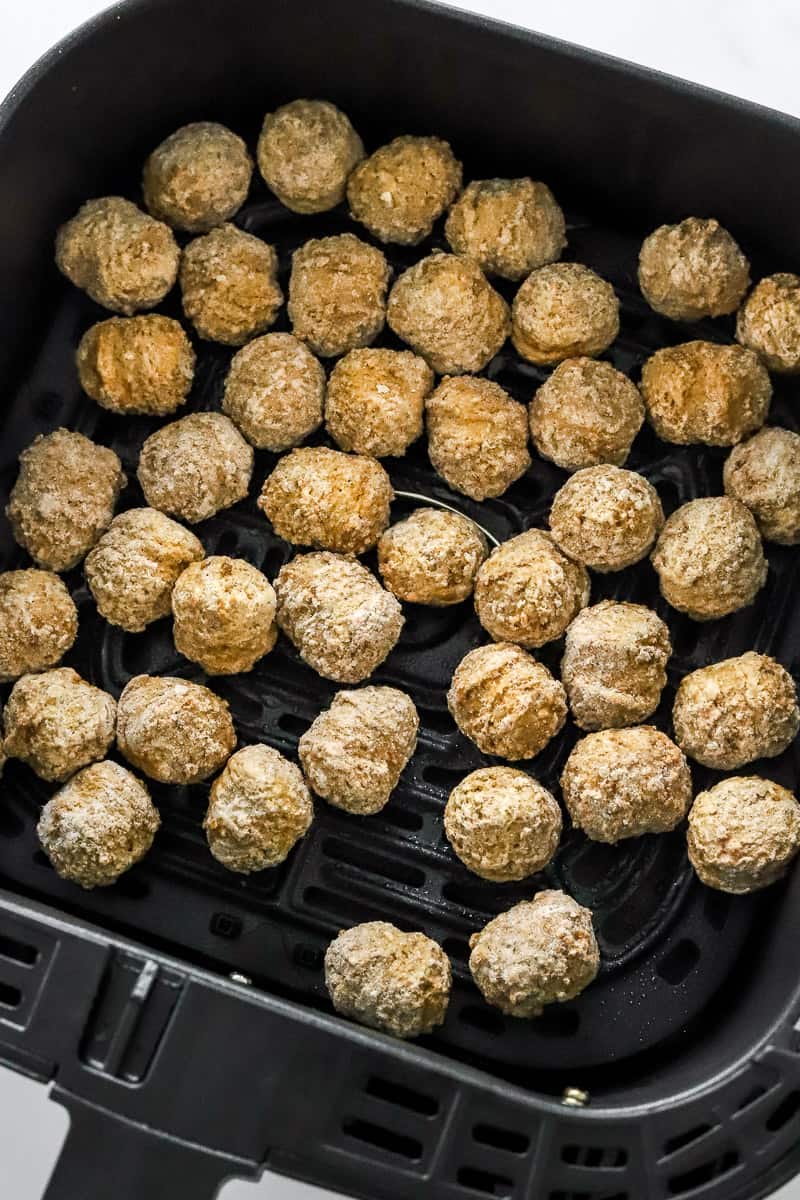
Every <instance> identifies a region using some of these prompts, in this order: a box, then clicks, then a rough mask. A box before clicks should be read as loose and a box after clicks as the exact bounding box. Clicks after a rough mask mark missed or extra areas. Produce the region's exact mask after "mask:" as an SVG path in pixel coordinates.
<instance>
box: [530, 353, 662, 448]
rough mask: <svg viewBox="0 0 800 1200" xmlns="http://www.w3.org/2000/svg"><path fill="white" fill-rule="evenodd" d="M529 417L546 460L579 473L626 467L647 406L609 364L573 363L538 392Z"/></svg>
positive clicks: (574, 360) (559, 370)
mask: <svg viewBox="0 0 800 1200" xmlns="http://www.w3.org/2000/svg"><path fill="white" fill-rule="evenodd" d="M529 415H530V426H531V437H532V438H533V444H534V445H535V447H536V449H537V450H538V451H539V453H540V454H541V456H542V458H547V459H549V460H550V461H551V462H554V463H555V464H556V466H559V467H563V468H564V470H565V471H579V470H581V469H583V468H585V467H594V466H598V465H600V464H601V463H612V464H613V465H615V466H617V467H620V466H622V464H623V463H624V462H625V459H626V458H627V457H628V454H629V453H630V449H631V445H632V443H633V439H634V438H635V437H636V435H637V433H638V432H639V430H640V429H641V427H642V424H643V422H644V404H643V403H642V397H641V395H640V394H639V389H638V388H637V387H636V385H635V384H634V383H631V381H630V379H628V377H627V375H623V374H622V372H621V371H617V370H616V369H615V368H614V367H612V366H611V364H610V363H607V362H595V360H594V359H593V358H570V359H567V360H566V361H565V362H562V363H561V364H560V365H559V366H557V367H556V369H555V370H554V371H553V373H552V375H550V377H549V378H548V379H546V380H545V382H544V383H543V384H542V386H541V387H540V388H539V389H538V390H537V391H536V393H535V394H534V396H533V399H532V400H531V403H530V409H529Z"/></svg>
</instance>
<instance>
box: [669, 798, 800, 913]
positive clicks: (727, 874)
mask: <svg viewBox="0 0 800 1200" xmlns="http://www.w3.org/2000/svg"><path fill="white" fill-rule="evenodd" d="M687 845H688V849H689V861H690V863H691V864H692V866H693V867H694V869H695V871H696V872H697V874H698V875H699V877H700V879H701V880H702V882H703V883H705V884H706V885H707V886H708V887H712V888H717V889H718V890H719V891H721V892H732V893H733V894H734V895H741V894H742V893H744V892H755V891H758V890H759V888H763V887H767V886H768V885H769V884H770V883H774V882H775V881H776V879H780V878H781V876H783V875H785V874H786V870H787V868H788V866H789V864H790V863H791V861H792V859H793V858H794V857H795V855H796V854H797V851H798V850H800V805H799V804H798V803H797V799H796V798H795V796H794V795H793V794H792V793H791V792H790V791H788V790H787V789H786V788H784V787H780V786H779V785H778V784H777V783H772V781H771V780H769V779H759V778H758V776H757V775H749V776H744V777H741V776H737V777H734V778H733V779H723V780H722V781H721V782H720V783H717V784H715V786H714V787H712V788H710V789H709V790H708V791H707V792H700V794H699V795H698V796H697V797H696V799H695V802H694V804H693V805H692V809H691V812H690V813H689V832H688V834H687Z"/></svg>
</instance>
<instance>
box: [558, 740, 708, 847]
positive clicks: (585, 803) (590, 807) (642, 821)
mask: <svg viewBox="0 0 800 1200" xmlns="http://www.w3.org/2000/svg"><path fill="white" fill-rule="evenodd" d="M561 792H562V795H563V798H564V803H565V804H566V806H567V810H568V811H569V815H570V816H571V817H572V823H573V825H574V826H575V828H576V829H582V830H583V831H584V833H585V834H586V836H587V837H588V838H591V840H592V841H593V842H610V843H612V844H613V843H615V842H619V841H621V840H622V839H623V838H630V837H641V836H642V834H643V833H668V832H669V831H670V830H671V829H674V828H675V826H676V825H678V824H680V822H681V821H682V820H683V818H684V817H685V816H686V814H687V812H688V811H689V805H690V804H691V803H692V776H691V773H690V771H689V767H688V764H687V762H686V759H685V758H684V756H683V754H682V753H681V751H680V750H679V749H678V747H677V746H676V745H675V743H674V742H672V741H670V739H669V738H668V737H667V735H666V734H665V733H661V731H660V730H658V729H656V728H655V726H653V725H634V726H632V727H631V728H630V729H601V730H599V731H598V732H597V733H589V734H587V735H586V737H584V738H581V740H580V741H579V742H578V743H577V745H576V746H575V748H574V749H573V751H572V753H571V754H570V756H569V758H568V759H567V762H566V765H565V767H564V771H563V773H562V775H561Z"/></svg>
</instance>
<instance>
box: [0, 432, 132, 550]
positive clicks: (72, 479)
mask: <svg viewBox="0 0 800 1200" xmlns="http://www.w3.org/2000/svg"><path fill="white" fill-rule="evenodd" d="M127 482H128V481H127V479H126V478H125V475H124V474H123V471H122V464H121V462H120V461H119V459H118V457H117V456H116V454H115V453H114V451H113V450H108V449H107V448H106V447H105V446H98V445H96V444H95V442H90V441H89V439H88V438H87V437H84V436H83V434H82V433H73V432H71V431H70V430H69V429H56V430H55V431H54V432H53V433H48V434H45V435H43V436H42V435H41V434H40V436H39V437H37V438H35V439H34V441H33V442H31V444H30V446H28V448H27V450H23V451H22V454H21V455H20V456H19V475H18V477H17V482H16V483H15V484H14V487H13V488H12V489H11V495H10V496H9V500H8V506H7V508H6V516H7V517H8V519H9V521H10V522H11V531H12V533H13V534H14V537H15V538H16V540H17V542H19V544H20V546H23V547H24V548H25V549H26V550H27V551H28V553H29V554H30V556H31V558H32V559H33V561H34V562H35V563H36V564H37V565H38V566H40V567H48V568H49V569H50V570H51V571H68V570H70V568H71V567H74V566H76V565H77V564H78V563H79V562H80V561H81V559H82V558H83V557H84V556H85V554H86V552H87V551H88V550H91V548H92V546H93V545H94V544H95V542H96V541H97V539H98V538H99V537H100V534H101V533H102V532H103V530H104V529H107V528H108V526H109V525H110V524H111V518H112V517H113V516H114V508H115V506H116V503H117V500H118V498H119V494H120V492H121V491H122V489H123V488H124V487H125V484H126V483H127Z"/></svg>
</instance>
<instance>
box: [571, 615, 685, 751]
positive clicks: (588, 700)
mask: <svg viewBox="0 0 800 1200" xmlns="http://www.w3.org/2000/svg"><path fill="white" fill-rule="evenodd" d="M671 653H672V645H671V643H670V639H669V630H668V629H667V626H666V625H665V624H664V622H663V621H662V620H661V618H660V617H658V616H657V615H656V614H655V613H654V612H653V611H652V610H651V609H649V608H645V607H644V605H642V604H627V603H625V602H619V601H616V600H601V602H600V603H599V604H595V605H592V607H591V608H584V609H583V610H582V611H581V612H579V613H578V615H577V617H576V618H575V620H574V621H573V622H572V624H571V625H570V626H569V628H568V629H567V636H566V639H565V642H564V657H563V659H562V660H561V679H562V682H563V684H564V687H565V688H566V691H567V698H568V700H569V706H570V708H571V710H572V715H573V717H574V719H575V724H576V725H577V726H578V727H579V728H580V729H587V730H590V729H620V728H622V727H623V726H625V725H636V724H638V723H639V722H640V721H645V720H646V719H647V718H648V717H649V716H651V715H652V713H654V712H655V710H656V709H657V708H658V704H659V701H660V700H661V692H662V691H663V689H664V685H665V684H666V682H667V673H666V666H667V663H668V662H669V658H670V655H671Z"/></svg>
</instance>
